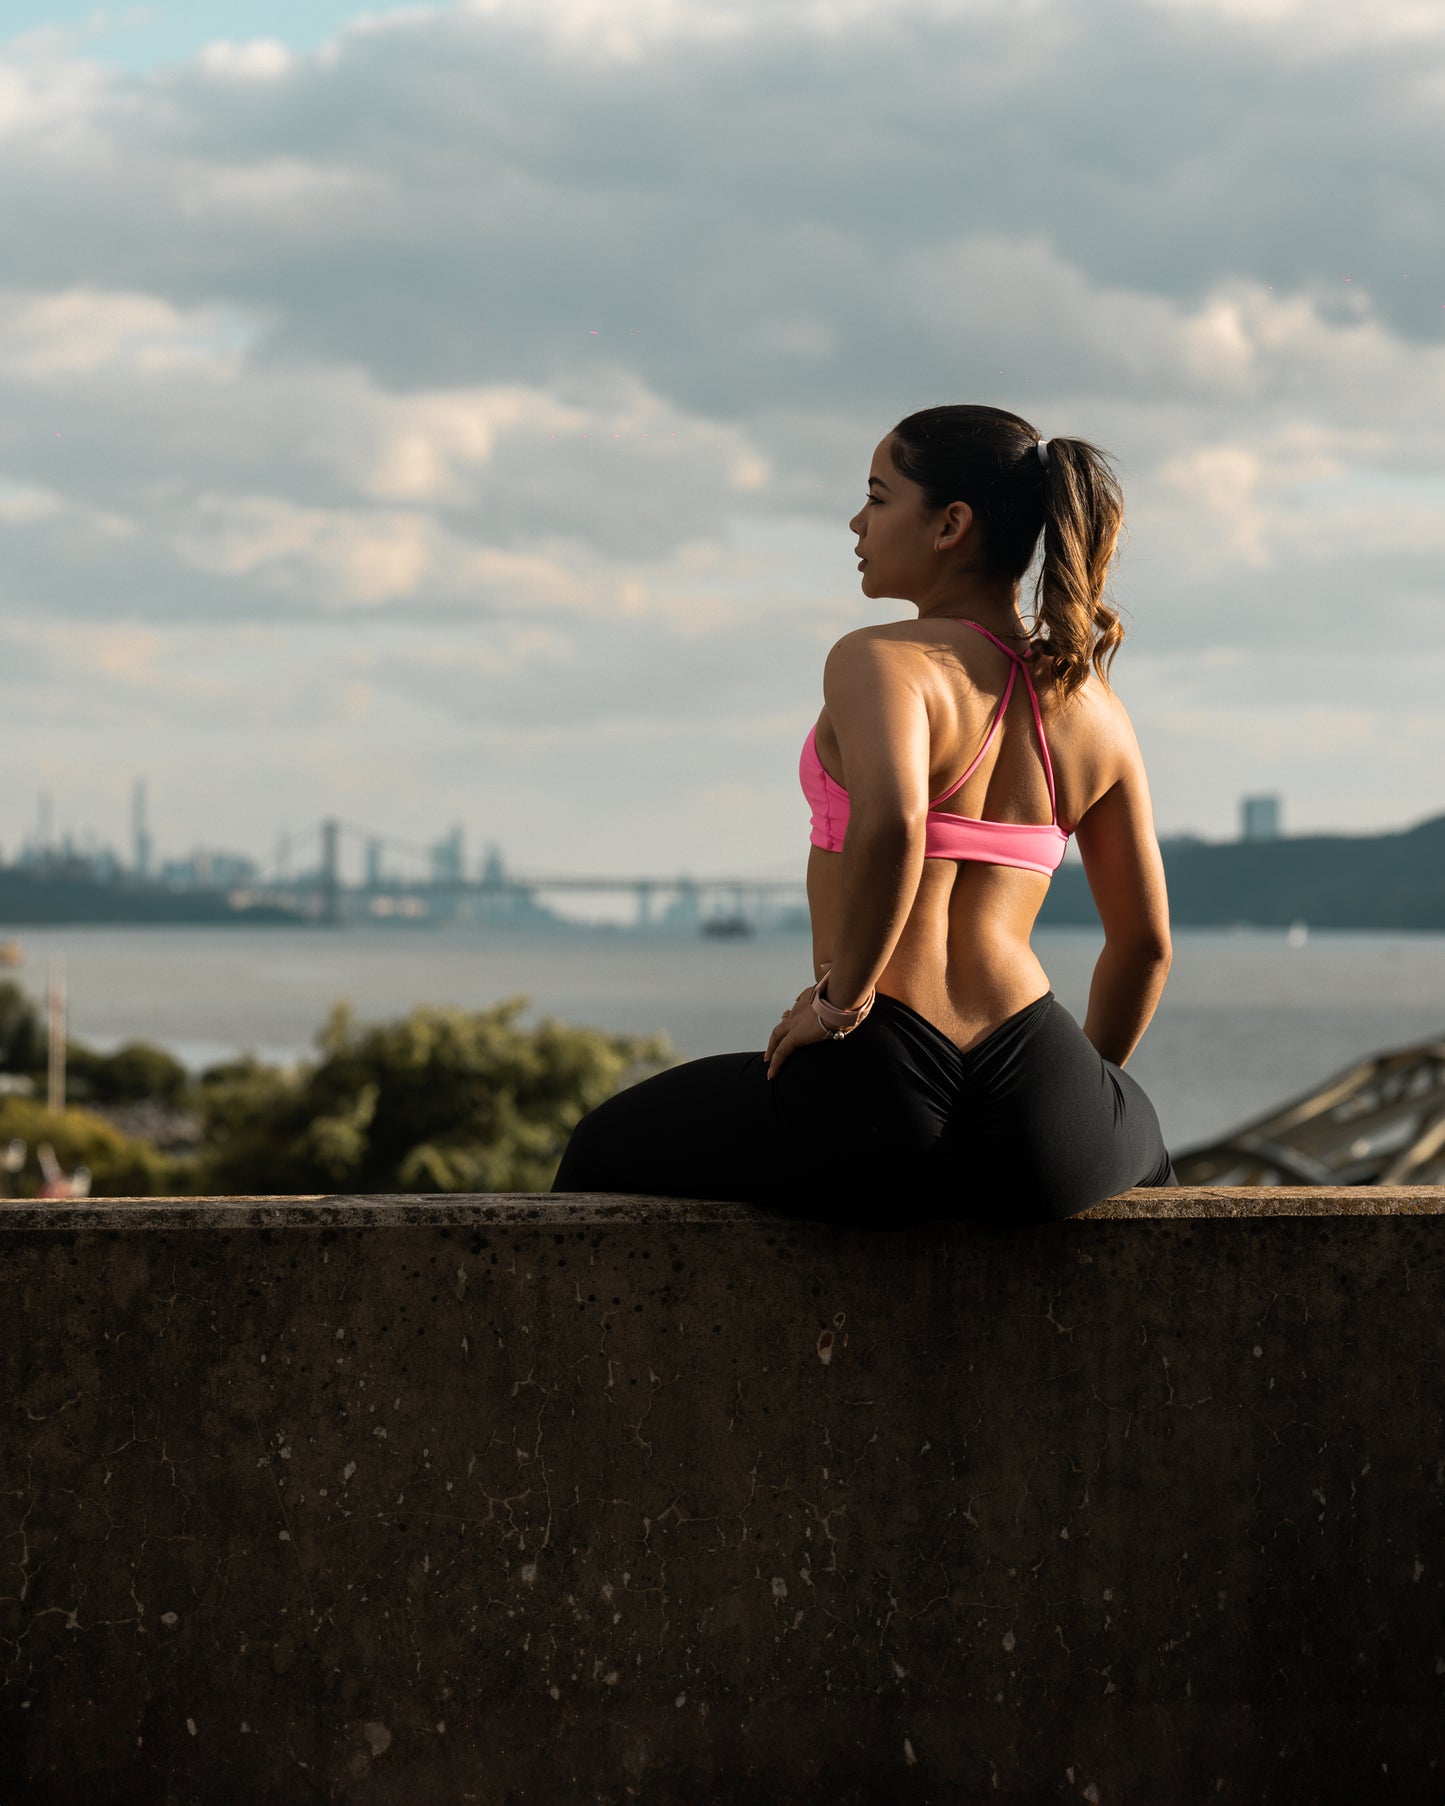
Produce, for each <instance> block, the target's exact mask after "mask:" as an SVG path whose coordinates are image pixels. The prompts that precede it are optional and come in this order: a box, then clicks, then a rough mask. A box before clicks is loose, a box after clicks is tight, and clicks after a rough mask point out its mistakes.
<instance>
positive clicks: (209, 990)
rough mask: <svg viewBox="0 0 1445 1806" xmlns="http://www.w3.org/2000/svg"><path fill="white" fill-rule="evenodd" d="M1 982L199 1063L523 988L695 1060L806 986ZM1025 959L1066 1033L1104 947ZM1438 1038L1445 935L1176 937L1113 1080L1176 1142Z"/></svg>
mask: <svg viewBox="0 0 1445 1806" xmlns="http://www.w3.org/2000/svg"><path fill="white" fill-rule="evenodd" d="M17 938H18V939H19V940H20V942H21V945H22V947H23V950H24V953H25V963H24V964H23V965H22V966H20V967H19V968H17V969H15V970H13V971H5V970H0V977H11V978H14V979H16V980H17V981H18V982H19V983H20V985H21V986H22V987H23V988H24V989H25V990H26V991H28V992H29V993H30V994H31V995H32V996H33V997H34V998H35V999H36V1000H37V1002H39V1001H41V999H42V998H43V994H44V989H45V984H46V980H47V977H48V973H49V961H50V958H51V956H52V955H53V954H63V955H64V957H65V962H66V981H67V990H68V994H69V1011H70V1015H69V1031H70V1035H71V1038H72V1039H75V1040H80V1041H85V1042H88V1043H89V1044H90V1045H91V1046H93V1047H97V1048H100V1049H102V1050H108V1049H110V1048H112V1047H115V1046H117V1045H118V1044H119V1043H120V1042H122V1041H125V1040H130V1039H133V1038H141V1039H145V1040H150V1041H157V1042H159V1043H160V1044H161V1045H162V1046H165V1047H168V1048H170V1049H171V1050H172V1052H173V1053H175V1054H176V1056H177V1057H178V1058H180V1059H181V1060H183V1061H184V1062H185V1063H186V1064H187V1065H188V1066H191V1067H193V1068H199V1067H201V1066H203V1065H206V1064H208V1063H210V1062H212V1061H215V1060H219V1059H223V1058H226V1057H229V1056H230V1055H232V1054H234V1053H236V1052H237V1051H239V1050H241V1049H250V1050H251V1051H252V1052H254V1053H256V1054H258V1055H260V1057H261V1058H263V1059H266V1060H271V1061H275V1062H289V1061H291V1060H295V1059H298V1058H303V1057H305V1056H307V1055H308V1054H310V1053H311V1052H313V1051H314V1049H313V1037H314V1036H315V1034H316V1031H317V1030H318V1029H319V1028H320V1026H321V1024H322V1022H323V1020H324V1018H325V1016H326V1012H327V1010H328V1008H329V1007H330V1005H331V1004H332V1003H333V1002H334V1001H337V1000H339V999H343V998H344V999H346V1000H347V1001H349V1002H350V1003H351V1004H352V1005H353V1007H354V1009H355V1011H356V1014H357V1015H358V1017H359V1018H360V1019H361V1020H363V1021H376V1020H383V1019H386V1018H389V1017H395V1016H400V1015H404V1014H405V1013H406V1012H407V1011H408V1010H410V1009H412V1008H413V1007H414V1006H415V1005H416V1004H418V1003H446V1004H455V1005H458V1006H460V1007H461V1008H464V1009H479V1008H482V1007H483V1006H485V1005H487V1004H490V1003H495V1002H496V1001H498V1000H499V999H500V998H503V997H508V996H514V995H517V994H522V995H524V996H527V997H529V998H530V999H531V1000H532V1005H533V1009H532V1011H531V1015H532V1016H536V1015H538V1014H542V1013H547V1014H550V1015H553V1016H556V1017H557V1018H559V1019H560V1020H562V1021H566V1022H572V1023H577V1024H585V1025H589V1026H592V1027H596V1028H603V1029H609V1030H613V1031H615V1032H620V1033H637V1034H651V1033H654V1032H655V1031H657V1030H662V1031H664V1032H666V1033H667V1034H668V1035H669V1036H670V1037H671V1039H672V1042H673V1045H674V1047H675V1048H676V1049H677V1051H678V1053H679V1054H681V1055H683V1056H686V1057H692V1056H695V1055H698V1054H705V1053H720V1052H725V1051H729V1050H732V1049H736V1048H753V1047H761V1046H762V1045H763V1043H764V1042H765V1040H766V1039H767V1036H768V1033H769V1031H770V1030H771V1028H772V1026H773V1023H774V1022H775V1021H776V1020H777V1017H778V1012H779V1011H780V1010H781V1009H782V1007H783V1005H784V1004H785V1003H789V1002H791V1001H792V999H793V998H794V997H795V996H796V995H797V993H798V991H799V990H801V989H802V987H803V985H804V984H805V983H807V982H808V981H809V973H810V962H809V953H808V942H807V940H806V938H805V937H804V936H796V937H793V936H770V937H764V936H759V937H757V938H755V939H749V940H738V941H714V940H707V939H704V938H702V937H698V938H697V939H695V940H693V939H688V940H668V939H664V938H662V937H660V936H659V937H649V938H642V937H636V936H632V935H624V934H615V933H608V932H605V931H598V932H592V933H582V932H579V933H577V934H575V935H556V936H553V935H545V936H543V935H539V936H536V937H530V936H502V935H495V936H491V937H483V936H481V935H479V934H477V933H476V932H474V931H470V930H468V931H465V932H463V931H457V930H453V931H447V930H439V929H372V928H355V929H346V930H342V931H326V930H321V929H317V930H294V929H289V928H280V929H263V928H249V929H247V928H225V929H217V928H203V927H195V928H186V927H180V928H177V927H154V928H152V927H129V928H117V927H96V928H50V929H41V928H27V929H22V930H20V931H18V933H17ZM1034 945H1035V947H1036V949H1037V951H1038V954H1039V957H1040V959H1041V960H1042V961H1043V963H1044V967H1045V970H1046V971H1047V972H1048V974H1049V978H1050V981H1051V983H1052V984H1053V987H1054V990H1055V992H1056V993H1057V994H1058V997H1059V1000H1060V1001H1061V1002H1062V1003H1063V1004H1064V1005H1065V1006H1066V1008H1068V1009H1069V1010H1071V1011H1072V1012H1073V1013H1074V1015H1075V1016H1076V1017H1077V1018H1078V1019H1079V1020H1080V1021H1082V1020H1083V1014H1084V1009H1085V1006H1086V1004H1087V1000H1088V989H1089V977H1090V973H1091V970H1092V967H1093V962H1094V959H1095V957H1096V956H1097V952H1098V946H1099V940H1098V936H1097V934H1096V933H1095V932H1093V931H1091V930H1088V929H1063V928H1058V929H1051V930H1042V929H1041V930H1040V931H1039V932H1038V933H1037V934H1036V935H1035V937H1034ZM1442 1036H1445V935H1433V934H1432V935H1405V934H1399V935H1391V934H1350V933H1342V932H1341V933H1332V934H1324V933H1313V932H1311V933H1310V934H1308V935H1307V936H1305V937H1304V938H1303V940H1301V936H1300V934H1299V933H1298V931H1296V932H1295V933H1294V934H1293V936H1292V937H1291V936H1289V935H1287V934H1286V933H1285V931H1284V930H1275V931H1268V930H1249V931H1234V930H1214V929H1195V930H1187V929H1186V930H1179V931H1177V932H1176V935H1175V941H1174V968H1173V971H1172V972H1171V974H1170V978H1169V986H1168V989H1167V990H1166V992H1165V994H1164V1001H1163V1002H1162V1004H1161V1005H1160V1008H1159V1012H1158V1014H1157V1015H1156V1016H1155V1018H1154V1022H1153V1024H1152V1025H1151V1027H1150V1029H1149V1032H1148V1034H1147V1035H1146V1036H1145V1037H1144V1040H1143V1042H1142V1043H1141V1044H1140V1047H1139V1049H1138V1051H1137V1052H1136V1053H1135V1055H1134V1057H1133V1059H1132V1060H1131V1061H1130V1062H1129V1070H1130V1071H1131V1072H1132V1073H1133V1074H1134V1075H1135V1076H1136V1077H1137V1078H1138V1080H1139V1082H1140V1083H1141V1084H1142V1085H1143V1086H1144V1088H1145V1090H1146V1091H1148V1092H1149V1094H1150V1096H1151V1097H1152V1098H1153V1099H1154V1102H1155V1105H1156V1106H1157V1108H1158V1110H1159V1116H1160V1120H1161V1122H1162V1123H1163V1126H1164V1133H1165V1138H1166V1140H1167V1141H1168V1143H1169V1145H1170V1146H1171V1147H1172V1148H1174V1149H1180V1148H1184V1147H1187V1146H1189V1145H1190V1144H1191V1143H1194V1142H1198V1141H1201V1140H1205V1139H1208V1138H1211V1137H1213V1136H1215V1135H1217V1134H1219V1133H1221V1132H1223V1131H1224V1130H1227V1129H1230V1128H1233V1127H1235V1126H1237V1125H1238V1124H1239V1123H1241V1122H1243V1121H1246V1120H1248V1119H1249V1118H1251V1117H1254V1116H1258V1115H1260V1114H1262V1113H1263V1112H1264V1111H1265V1110H1267V1109H1269V1108H1270V1107H1272V1106H1273V1105H1275V1104H1277V1103H1282V1102H1283V1101H1285V1100H1286V1099H1288V1098H1290V1097H1292V1096H1294V1095H1295V1094H1296V1093H1297V1092H1301V1091H1304V1090H1307V1089H1308V1088H1310V1087H1311V1086H1313V1085H1315V1084H1317V1083H1319V1082H1320V1081H1322V1080H1324V1079H1326V1078H1328V1077H1330V1076H1331V1075H1332V1074H1333V1073H1335V1072H1336V1071H1338V1070H1340V1069H1341V1068H1343V1067H1346V1066H1349V1065H1351V1064H1353V1063H1354V1062H1355V1061H1356V1060H1358V1059H1361V1058H1363V1057H1364V1056H1366V1055H1367V1054H1370V1053H1375V1052H1380V1051H1382V1050H1384V1049H1386V1048H1390V1047H1395V1046H1402V1045H1405V1044H1406V1043H1409V1042H1413V1041H1420V1040H1425V1039H1429V1038H1435V1037H1442Z"/></svg>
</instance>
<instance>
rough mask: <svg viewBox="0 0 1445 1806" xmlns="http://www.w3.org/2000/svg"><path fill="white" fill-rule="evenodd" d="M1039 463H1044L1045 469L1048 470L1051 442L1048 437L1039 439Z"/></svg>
mask: <svg viewBox="0 0 1445 1806" xmlns="http://www.w3.org/2000/svg"><path fill="white" fill-rule="evenodd" d="M1039 463H1040V464H1042V465H1043V467H1044V468H1045V470H1047V469H1048V465H1049V442H1048V440H1047V439H1040V440H1039Z"/></svg>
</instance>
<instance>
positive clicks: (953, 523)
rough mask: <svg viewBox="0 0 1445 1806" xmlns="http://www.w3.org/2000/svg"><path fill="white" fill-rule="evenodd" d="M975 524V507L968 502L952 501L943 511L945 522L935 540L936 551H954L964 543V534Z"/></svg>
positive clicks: (934, 547)
mask: <svg viewBox="0 0 1445 1806" xmlns="http://www.w3.org/2000/svg"><path fill="white" fill-rule="evenodd" d="M972 525H973V509H972V508H970V507H969V505H968V503H967V502H950V503H949V504H948V506H947V507H946V508H945V509H944V511H943V522H942V524H941V525H940V527H939V529H938V536H937V538H936V539H935V540H934V542H933V549H934V551H935V552H952V551H954V550H955V549H956V548H957V547H959V546H961V545H962V544H963V536H964V534H965V533H967V532H968V530H969V528H970V527H971V526H972Z"/></svg>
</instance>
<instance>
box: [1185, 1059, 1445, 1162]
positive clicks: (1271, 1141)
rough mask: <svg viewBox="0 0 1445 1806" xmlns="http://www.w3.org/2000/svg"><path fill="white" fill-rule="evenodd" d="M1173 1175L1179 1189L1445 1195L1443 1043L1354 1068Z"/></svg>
mask: <svg viewBox="0 0 1445 1806" xmlns="http://www.w3.org/2000/svg"><path fill="white" fill-rule="evenodd" d="M1174 1170H1175V1171H1176V1172H1177V1173H1178V1175H1179V1183H1180V1184H1181V1185H1445V1040H1440V1041H1426V1042H1424V1043H1422V1044H1421V1045H1420V1046H1418V1047H1404V1048H1400V1049H1398V1050H1397V1051H1396V1052H1394V1053H1384V1054H1376V1055H1375V1056H1374V1058H1373V1059H1369V1060H1362V1061H1361V1062H1360V1064H1359V1065H1358V1066H1351V1067H1350V1068H1349V1069H1348V1070H1347V1071H1345V1072H1341V1073H1339V1074H1337V1075H1336V1076H1335V1077H1334V1078H1332V1079H1331V1080H1330V1081H1329V1082H1328V1083H1327V1084H1325V1085H1321V1086H1319V1087H1317V1088H1316V1089H1315V1090H1313V1091H1310V1092H1307V1093H1306V1094H1305V1095H1304V1096H1302V1097H1298V1098H1296V1099H1295V1100H1294V1101H1293V1102H1292V1103H1288V1104H1283V1105H1280V1106H1279V1107H1278V1108H1276V1109H1274V1110H1271V1111H1270V1112H1269V1114H1268V1115H1267V1116H1261V1117H1259V1118H1257V1119H1256V1120H1255V1121H1254V1122H1250V1123H1246V1124H1245V1125H1244V1126H1243V1128H1239V1129H1236V1130H1234V1131H1233V1133H1232V1134H1229V1135H1226V1136H1224V1137H1223V1138H1222V1139H1221V1140H1219V1141H1215V1142H1211V1143H1210V1144H1208V1145H1207V1146H1204V1147H1197V1148H1191V1149H1189V1151H1188V1152H1187V1153H1184V1154H1176V1155H1175V1156H1174Z"/></svg>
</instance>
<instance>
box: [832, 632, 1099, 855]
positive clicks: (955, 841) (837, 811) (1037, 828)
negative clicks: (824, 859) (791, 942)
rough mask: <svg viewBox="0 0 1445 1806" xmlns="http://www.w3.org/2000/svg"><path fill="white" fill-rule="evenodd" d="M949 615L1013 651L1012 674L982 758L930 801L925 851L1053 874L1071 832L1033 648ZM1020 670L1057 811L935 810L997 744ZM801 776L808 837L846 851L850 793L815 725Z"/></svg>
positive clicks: (836, 850) (1003, 649)
mask: <svg viewBox="0 0 1445 1806" xmlns="http://www.w3.org/2000/svg"><path fill="white" fill-rule="evenodd" d="M948 619H949V620H955V621H961V622H962V624H963V626H965V627H972V628H974V629H975V631H976V632H978V633H981V634H983V635H984V637H985V638H986V639H990V640H992V641H993V643H994V645H995V646H997V647H998V648H999V650H1000V651H1001V652H1006V653H1007V654H1008V656H1009V659H1010V660H1011V663H1012V668H1011V669H1010V671H1009V674H1008V683H1007V684H1006V685H1005V686H1004V693H1003V701H1002V702H1001V703H1000V704H999V705H998V711H997V713H996V714H995V715H994V718H993V724H992V725H991V726H990V728H989V730H988V734H987V736H986V738H985V739H984V743H983V745H982V746H981V747H980V748H979V749H978V755H977V757H976V758H975V759H974V761H973V763H972V764H971V765H970V766H969V768H968V770H967V771H966V772H964V774H963V776H962V777H961V778H960V779H959V780H958V782H957V783H956V784H950V785H949V787H948V789H947V790H945V791H944V792H943V794H942V796H936V797H934V799H933V801H932V802H931V803H930V804H929V805H928V807H929V810H930V814H929V817H928V822H927V826H926V827H925V829H924V840H923V856H924V858H925V859H977V860H980V861H981V862H982V863H984V864H985V865H1017V866H1022V867H1023V868H1024V869H1025V870H1026V871H1030V872H1042V873H1043V874H1044V876H1045V877H1046V878H1048V877H1052V876H1053V874H1054V873H1055V872H1056V871H1057V870H1058V868H1059V865H1060V863H1061V862H1062V860H1063V857H1064V848H1065V847H1066V846H1067V845H1068V844H1069V837H1068V835H1067V834H1066V833H1065V832H1064V830H1063V829H1062V828H1061V827H1060V826H1059V803H1058V798H1057V797H1056V796H1055V794H1054V768H1053V764H1052V763H1051V761H1050V759H1049V743H1048V741H1047V740H1046V739H1045V737H1044V718H1043V716H1042V715H1041V714H1040V713H1039V699H1038V695H1037V693H1036V692H1035V690H1034V686H1033V679H1032V678H1031V677H1030V676H1029V673H1028V667H1027V665H1026V664H1025V662H1024V661H1025V660H1026V659H1029V658H1032V656H1033V648H1032V647H1030V648H1029V650H1028V651H1027V652H1025V653H1018V652H1015V651H1014V650H1013V648H1012V647H1011V646H1006V645H1004V643H1003V641H1002V640H1001V639H999V637H998V635H997V634H993V633H990V632H989V630H988V629H987V627H980V626H979V624H978V622H977V621H964V620H963V617H962V616H961V615H950V616H949V617H948ZM1020 671H1022V672H1023V674H1024V683H1025V684H1026V685H1027V686H1028V692H1029V701H1030V702H1031V703H1032V704H1033V711H1034V725H1035V727H1037V729H1038V733H1039V752H1040V753H1041V754H1042V756H1043V761H1044V776H1045V778H1046V779H1047V780H1048V786H1049V807H1050V810H1051V811H1052V813H1051V815H1050V818H1049V820H1048V821H1046V822H1037V823H1035V822H1019V821H983V820H981V819H980V818H979V817H978V816H974V815H954V814H951V813H947V812H945V813H943V814H940V815H934V814H932V813H931V811H932V810H934V809H935V808H937V806H938V804H939V803H946V802H947V801H948V799H949V797H951V796H952V795H953V794H954V793H955V792H956V791H958V790H961V789H962V788H963V786H964V785H965V784H966V783H967V782H968V780H969V779H970V778H971V777H972V776H973V774H974V772H975V771H976V770H977V769H978V764H979V760H980V759H982V758H983V755H984V754H985V753H986V752H987V751H988V749H989V747H990V746H992V745H993V741H994V736H995V735H996V734H997V733H998V730H999V725H1000V723H1001V722H1002V721H1003V718H1004V712H1005V710H1006V709H1007V708H1008V705H1009V698H1010V697H1011V696H1012V695H1013V688H1014V679H1015V678H1016V677H1017V676H1018V674H1019V672H1020ZM798 778H799V781H800V782H801V783H802V786H803V795H804V796H805V797H807V799H808V802H809V804H810V805H811V807H812V811H813V826H812V831H811V833H810V834H809V836H808V838H809V839H810V840H811V841H812V843H813V845H814V846H815V847H822V848H823V849H824V850H825V851H826V852H829V853H839V852H841V851H842V850H843V835H844V833H845V832H846V831H847V827H848V792H847V791H846V790H845V789H844V788H843V786H842V785H841V784H839V783H836V782H835V781H834V780H833V779H832V778H830V777H829V776H828V774H827V772H826V771H824V769H823V763H822V760H821V759H819V757H818V742H817V729H816V728H810V729H809V731H808V737H807V739H806V740H805V741H804V742H803V756H802V759H801V760H800V761H799V764H798Z"/></svg>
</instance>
